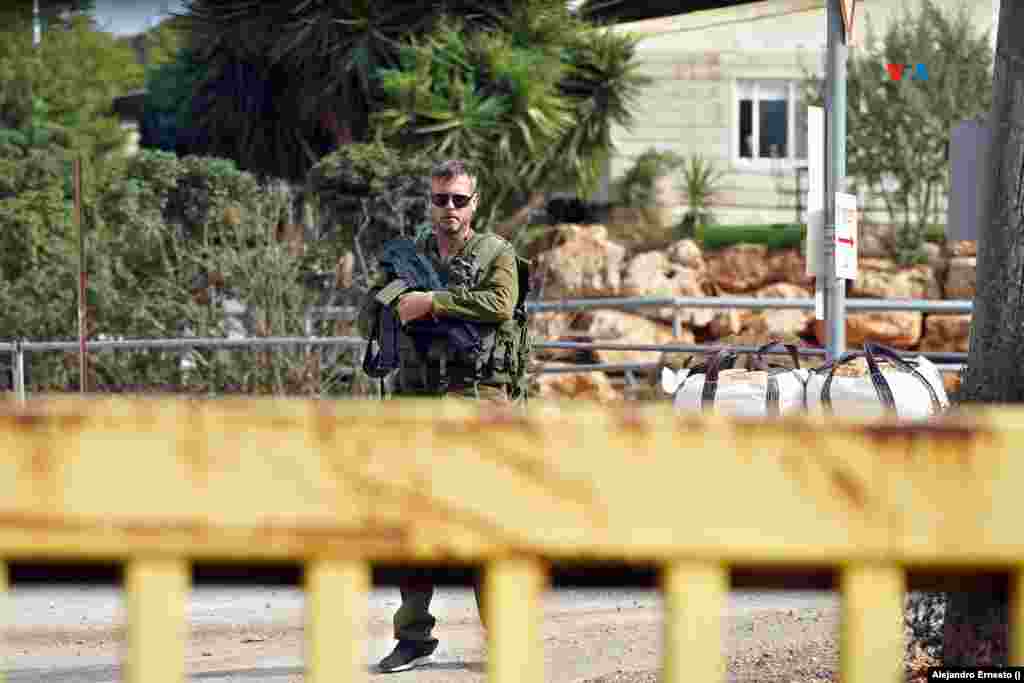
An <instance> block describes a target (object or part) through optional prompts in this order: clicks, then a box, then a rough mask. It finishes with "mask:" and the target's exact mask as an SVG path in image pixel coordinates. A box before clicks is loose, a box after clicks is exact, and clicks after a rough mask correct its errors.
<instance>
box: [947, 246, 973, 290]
mask: <svg viewBox="0 0 1024 683" xmlns="http://www.w3.org/2000/svg"><path fill="white" fill-rule="evenodd" d="M977 272H978V259H977V257H976V256H954V257H953V258H951V259H949V269H948V270H947V271H946V286H945V294H946V298H947V299H973V298H974V292H975V288H976V285H977Z"/></svg>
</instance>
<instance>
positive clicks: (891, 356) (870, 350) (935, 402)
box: [864, 342, 942, 413]
mask: <svg viewBox="0 0 1024 683" xmlns="http://www.w3.org/2000/svg"><path fill="white" fill-rule="evenodd" d="M864 352H865V353H867V354H871V355H876V356H882V357H884V358H886V359H887V360H889V361H890V362H891V363H892V364H893V365H895V366H896V367H899V368H901V369H903V370H906V371H907V372H909V373H910V374H912V375H913V376H914V377H916V378H917V379H918V380H919V381H920V382H921V383H922V384H924V387H925V389H927V390H928V397H929V398H930V399H931V402H932V408H933V410H934V411H935V412H936V413H941V412H942V402H941V401H940V400H939V394H938V392H936V391H935V387H933V386H932V383H931V382H929V381H928V379H927V378H926V377H925V376H924V375H923V374H921V371H920V370H918V369H917V367H915V366H914V364H913V363H910V362H908V361H907V360H906V359H905V358H903V357H902V356H900V354H899V352H898V351H896V349H893V348H890V347H888V346H883V345H881V344H876V343H874V342H865V343H864ZM869 358H870V355H869ZM879 374H881V373H879ZM883 381H884V380H883ZM886 388H888V383H886ZM893 405H895V401H893Z"/></svg>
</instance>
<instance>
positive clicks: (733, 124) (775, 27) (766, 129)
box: [599, 0, 999, 224]
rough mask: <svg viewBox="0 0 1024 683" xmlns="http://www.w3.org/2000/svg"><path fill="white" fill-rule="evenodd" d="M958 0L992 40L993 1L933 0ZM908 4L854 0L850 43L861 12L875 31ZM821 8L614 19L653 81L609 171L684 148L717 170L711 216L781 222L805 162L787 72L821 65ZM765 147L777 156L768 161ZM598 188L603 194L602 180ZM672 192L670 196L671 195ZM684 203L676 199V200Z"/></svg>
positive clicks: (782, 5) (817, 3)
mask: <svg viewBox="0 0 1024 683" xmlns="http://www.w3.org/2000/svg"><path fill="white" fill-rule="evenodd" d="M936 2H937V4H939V5H941V6H943V7H947V8H949V9H956V8H957V7H959V6H960V5H961V4H964V5H965V6H966V7H967V9H968V10H969V11H970V12H971V14H972V16H973V17H975V18H976V25H977V26H979V27H980V28H981V29H985V28H991V34H992V40H993V44H994V41H995V38H996V25H997V23H998V7H999V5H998V0H963V3H961V0H936ZM908 5H911V6H912V2H903V1H900V0H860V1H859V2H858V3H857V6H856V13H855V23H854V30H853V44H854V46H856V45H857V44H858V43H859V42H860V41H862V40H863V38H864V36H865V29H866V27H867V22H868V21H870V22H871V26H872V28H873V31H874V32H875V34H876V35H882V34H883V33H884V32H885V30H886V27H887V26H888V23H889V22H891V21H893V20H895V19H897V18H899V17H901V16H902V14H903V11H904V9H905V8H906V7H908ZM825 22H826V16H825V3H824V2H823V0H764V1H762V2H753V3H749V4H745V5H738V6H735V7H730V8H726V9H720V10H711V11H706V12H695V13H691V14H683V15H678V16H673V17H664V18H659V19H649V20H645V21H638V22H633V23H626V24H620V25H619V26H618V28H617V30H626V31H630V32H632V33H635V34H638V35H641V36H642V37H643V39H642V41H641V43H640V44H639V46H638V51H637V54H638V59H639V60H640V63H641V71H642V72H643V73H644V74H646V75H648V76H649V77H651V78H652V79H653V83H652V84H651V85H650V86H649V87H648V88H647V89H646V90H645V92H644V94H643V95H642V96H641V97H640V98H639V99H638V101H637V106H636V109H635V122H634V125H633V128H632V130H631V131H626V130H623V129H618V130H616V131H615V132H614V133H613V140H614V142H615V144H616V146H617V148H618V154H617V155H616V156H614V157H613V158H612V160H611V161H610V164H609V172H608V176H610V179H612V180H614V179H615V178H617V177H619V176H621V174H622V173H623V172H624V171H625V170H626V169H627V168H628V167H629V166H630V165H631V164H632V163H633V161H634V159H635V158H636V156H637V155H639V154H640V153H641V152H643V151H645V150H646V149H648V148H650V147H655V148H657V149H660V150H672V151H675V152H677V153H680V154H683V155H685V156H690V155H694V154H700V155H702V156H703V157H705V158H707V159H709V160H712V161H713V162H714V163H715V164H716V166H717V167H718V168H720V169H722V170H723V171H725V172H726V174H727V175H726V176H725V178H724V191H723V192H722V193H721V194H720V195H719V197H718V200H717V202H716V206H715V213H716V216H717V217H718V220H719V221H720V222H721V223H727V224H738V223H784V222H785V223H789V222H793V221H794V220H795V212H794V208H793V206H792V198H791V197H786V196H785V194H783V193H780V192H779V189H781V188H783V187H785V186H784V185H782V184H781V183H788V184H789V187H792V186H793V183H794V167H798V166H806V163H807V136H806V107H805V106H803V105H801V104H800V102H799V94H798V82H799V81H801V80H803V79H804V78H805V76H806V74H808V73H811V74H816V75H818V76H819V77H820V76H823V75H824V64H825V49H826V23H825ZM773 151H776V152H778V154H779V157H780V158H777V159H773V158H772V152H773ZM605 180H606V182H605V187H604V189H603V191H602V192H601V195H600V196H599V198H602V199H605V198H607V197H608V183H607V181H608V180H609V178H606V179H605ZM683 201H684V199H679V200H678V202H679V203H680V204H681V203H682V202H683ZM684 208H685V207H683V206H680V207H679V210H680V211H681V210H683V209H684Z"/></svg>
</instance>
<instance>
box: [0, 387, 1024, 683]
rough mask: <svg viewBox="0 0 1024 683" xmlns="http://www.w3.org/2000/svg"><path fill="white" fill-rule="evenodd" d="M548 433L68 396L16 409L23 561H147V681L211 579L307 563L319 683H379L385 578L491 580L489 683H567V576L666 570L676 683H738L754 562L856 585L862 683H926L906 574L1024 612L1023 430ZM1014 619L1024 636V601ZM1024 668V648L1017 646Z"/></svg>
mask: <svg viewBox="0 0 1024 683" xmlns="http://www.w3.org/2000/svg"><path fill="white" fill-rule="evenodd" d="M534 411H535V413H534V414H531V415H530V416H529V417H528V418H524V417H516V416H514V415H510V414H507V413H497V412H487V409H486V408H478V407H477V406H476V405H462V404H457V403H449V402H434V401H431V402H426V403H423V402H409V403H399V402H390V403H388V404H386V405H382V404H380V403H372V402H355V401H351V402H349V401H343V402H311V401H280V400H276V401H271V400H249V401H223V402H196V401H184V400H177V401H154V400H139V401H129V400H119V401H118V400H112V401H76V400H55V401H46V402H37V403H30V404H28V406H27V407H26V408H24V409H21V410H19V409H17V408H15V407H13V406H10V407H8V408H7V409H6V410H5V411H4V412H2V413H0V589H2V588H3V586H4V584H6V577H7V570H6V562H9V561H19V560H21V561H29V560H31V561H51V560H60V559H77V560H105V561H110V560H113V561H116V562H121V563H124V565H125V568H126V572H125V584H126V585H125V588H126V591H127V600H128V606H129V611H128V619H129V629H128V650H127V652H128V654H127V659H126V661H125V667H126V669H125V676H126V677H125V680H126V681H127V683H181V682H182V681H184V680H185V671H184V666H185V664H184V661H185V658H184V650H185V639H186V635H187V630H186V625H187V624H186V616H185V615H186V612H185V608H186V600H187V596H188V593H187V591H188V589H189V581H190V579H189V576H190V574H189V571H190V566H191V564H190V563H191V562H193V561H213V562H218V561H232V562H250V563H254V562H259V561H266V560H280V559H287V560H298V561H299V562H301V563H302V564H303V565H304V567H305V576H306V585H305V589H306V591H307V614H308V617H307V618H308V627H307V639H308V647H307V650H306V670H307V674H306V680H307V681H310V682H311V683H340V682H343V681H361V680H365V679H366V675H367V665H366V662H365V661H364V656H365V652H364V649H363V644H364V638H365V632H364V628H365V622H366V617H367V614H366V611H367V600H368V598H367V592H368V590H369V565H370V563H371V562H392V563H398V562H409V563H453V562H458V563H483V564H484V565H485V566H486V570H487V571H486V583H485V589H486V591H487V599H486V600H485V606H486V609H487V611H488V614H487V619H488V624H489V626H490V629H489V631H488V638H489V648H488V653H489V654H488V676H489V680H491V681H494V682H496V683H513V682H516V683H522V682H524V681H541V680H543V670H542V668H543V667H542V661H543V648H542V647H541V644H540V641H539V626H540V621H541V616H542V610H541V597H542V591H543V588H544V585H545V583H546V580H547V575H548V574H547V572H548V567H547V563H548V562H552V561H561V560H581V559H582V560H593V561H602V560H611V561H616V560H628V561H632V562H645V563H653V564H656V565H657V566H658V567H660V568H661V576H662V590H663V592H664V597H665V606H666V610H665V624H664V632H665V640H664V672H663V677H662V680H664V681H666V682H668V683H683V682H684V681H685V682H687V683H692V682H695V681H721V680H724V677H725V666H724V664H725V662H724V653H723V649H722V645H723V644H722V642H721V630H720V621H719V620H720V618H721V614H722V612H723V608H724V606H725V601H726V599H727V594H728V590H729V572H730V568H732V567H737V566H744V567H751V566H753V567H763V568H767V569H770V568H773V567H775V568H777V567H821V566H828V567H834V568H837V569H838V571H839V576H840V582H839V588H840V590H841V594H842V610H843V611H842V640H841V644H840V648H841V658H842V659H841V667H842V680H843V681H844V683H879V682H881V681H893V682H895V681H898V680H902V675H903V674H902V654H903V652H902V639H903V631H902V627H903V626H902V625H903V621H902V611H903V594H904V588H905V572H906V570H907V569H911V568H915V567H918V568H920V567H925V568H947V569H982V568H984V569H988V570H992V569H998V570H1006V571H1009V572H1010V575H1011V585H1012V588H1013V589H1014V591H1013V593H1014V594H1015V595H1016V596H1020V595H1021V590H1020V589H1021V588H1024V583H1022V576H1024V573H1022V562H1024V533H1022V531H1021V520H1022V519H1024V496H1021V494H1020V483H1021V482H1024V458H1022V457H1021V455H1022V454H1024V413H1022V412H1021V411H1019V410H1018V411H1010V410H996V411H991V412H985V413H979V414H977V415H973V416H970V417H962V418H947V419H945V420H943V421H939V422H935V423H932V424H930V425H927V426H917V427H910V426H901V425H893V424H881V423H872V424H868V423H855V422H848V421H825V420H817V419H813V418H792V419H785V420H779V421H773V422H763V423H756V422H738V421H737V422H734V421H728V420H724V419H721V418H704V419H701V420H695V419H693V420H691V419H680V418H676V417H674V416H673V415H672V413H671V410H670V408H669V407H668V406H665V405H660V406H656V407H655V406H652V407H649V408H646V409H639V410H638V409H636V408H634V407H623V408H609V409H601V408H597V407H593V408H578V409H574V410H566V409H548V408H547V407H543V406H535V407H534ZM1011 623H1012V624H1021V623H1024V609H1022V604H1021V601H1020V600H1015V602H1014V605H1013V607H1012V614H1011ZM1011 637H1012V639H1013V640H1012V643H1011V660H1012V663H1014V664H1021V663H1024V660H1022V654H1024V629H1011Z"/></svg>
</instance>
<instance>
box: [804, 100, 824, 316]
mask: <svg viewBox="0 0 1024 683" xmlns="http://www.w3.org/2000/svg"><path fill="white" fill-rule="evenodd" d="M824 157H825V109H824V108H822V107H807V197H806V200H805V202H804V204H805V206H807V239H805V240H804V247H805V252H804V263H805V264H806V266H805V271H806V273H807V275H810V276H813V277H814V317H815V319H817V320H824V319H825V290H824V287H823V283H824V277H825V262H824V260H823V259H822V244H823V242H824V235H825V206H824V204H825V162H824Z"/></svg>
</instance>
